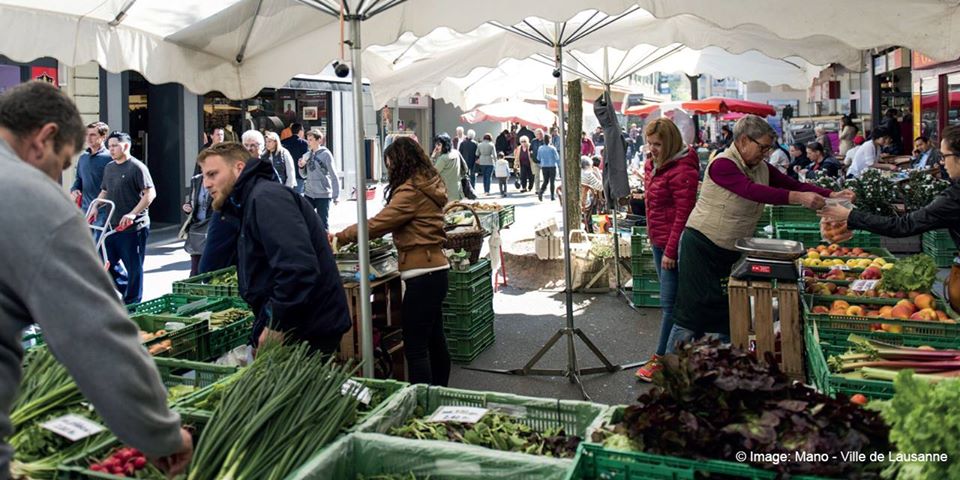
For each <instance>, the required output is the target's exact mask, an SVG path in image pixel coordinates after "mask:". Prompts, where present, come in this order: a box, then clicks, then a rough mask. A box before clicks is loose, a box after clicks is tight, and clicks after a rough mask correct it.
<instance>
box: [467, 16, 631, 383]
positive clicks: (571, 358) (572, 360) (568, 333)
mask: <svg viewBox="0 0 960 480" xmlns="http://www.w3.org/2000/svg"><path fill="white" fill-rule="evenodd" d="M558 30H559V29H558ZM558 36H559V31H558ZM553 47H554V52H555V59H556V70H555V71H554V72H555V73H554V76H556V77H557V111H558V113H559V118H558V121H557V127H558V129H559V133H560V145H564V144H565V142H564V139H565V136H566V132H565V126H564V123H563V122H564V115H563V46H562V45H560V44H559V43H558V44H555V45H554V46H553ZM558 153H559V154H560V164H561V165H563V161H564V160H563V157H564V153H563V148H562V147H561V149H560V151H559V152H558ZM569 170H570V169H569V168H563V170H562V175H568V174H569ZM562 175H561V179H562V178H563V176H562ZM561 182H562V180H561ZM563 200H564V201H563V202H561V204H562V206H563V267H564V268H563V276H564V283H565V285H564V289H563V293H564V303H565V304H566V305H565V307H566V314H565V316H566V326H565V327H564V328H561V329H559V330H557V332H556V333H554V334H553V336H552V337H550V340H548V341H547V343H546V344H544V345H543V346H542V347H540V349H539V350H537V352H536V353H534V355H533V358H531V359H530V361H528V362H527V364H526V365H524V366H523V367H522V368H517V369H513V370H502V369H489V368H473V367H464V368H465V369H468V370H476V371H481V372H491V373H501V374H507V375H524V376H527V375H538V376H550V377H558V376H562V377H567V379H568V380H570V383H575V384H576V385H577V387H579V388H580V394H581V395H582V396H583V398H584V399H586V400H590V395H588V394H587V391H586V390H585V389H584V388H583V382H582V381H581V380H580V376H581V375H583V374H586V375H591V374H595V373H613V372H618V371H620V370H626V369H628V368H635V367H638V366H640V365H642V364H643V362H635V363H630V364H626V365H614V364H613V363H611V362H610V360H608V359H607V357H606V355H604V354H603V352H601V351H600V349H599V348H597V346H596V345H595V344H594V343H593V342H592V341H591V340H590V338H589V337H587V335H586V334H585V333H583V330H580V329H579V328H577V327H576V326H575V325H574V322H573V285H572V283H571V282H572V278H573V273H572V272H571V261H570V225H567V208H568V206H567V202H566V200H567V197H566V196H565V197H564V198H563ZM618 268H619V267H618ZM563 337H566V343H567V366H566V368H565V369H563V370H560V369H537V368H534V367H535V366H536V365H537V363H538V362H539V361H540V359H541V358H543V356H544V355H546V353H547V352H548V351H550V349H551V348H553V346H554V345H556V344H557V342H559V341H560V339H561V338H563ZM574 337H577V338H579V339H580V340H581V341H582V342H583V343H584V344H585V345H586V346H587V348H589V349H590V351H591V352H593V354H594V355H595V356H596V357H597V358H598V359H599V360H600V362H601V363H602V364H603V366H601V367H591V368H583V369H581V368H580V366H579V365H578V364H577V350H576V345H575V343H574Z"/></svg>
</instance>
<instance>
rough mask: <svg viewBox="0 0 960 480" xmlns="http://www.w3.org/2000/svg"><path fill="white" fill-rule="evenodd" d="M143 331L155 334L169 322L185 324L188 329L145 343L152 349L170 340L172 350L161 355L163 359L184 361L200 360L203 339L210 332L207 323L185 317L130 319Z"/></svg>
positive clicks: (141, 316)
mask: <svg viewBox="0 0 960 480" xmlns="http://www.w3.org/2000/svg"><path fill="white" fill-rule="evenodd" d="M130 319H131V320H133V322H134V323H136V324H137V326H138V327H140V329H141V330H144V331H146V332H150V333H154V332H156V331H157V330H161V329H164V328H165V325H166V323H167V322H180V323H185V324H186V327H184V328H180V329H177V330H173V331H169V332H167V334H166V335H162V336H160V337H157V338H154V339H152V340H150V341H149V342H146V343H144V345H145V346H146V347H148V348H149V347H150V346H152V345H154V344H156V343H159V342H162V341H164V340H170V350H167V351H166V352H163V353H161V354H159V355H158V356H161V357H171V358H179V359H183V360H200V354H201V350H202V348H201V346H200V339H201V337H202V336H203V335H204V334H205V333H206V332H207V331H208V330H209V327H208V325H207V322H205V321H202V320H199V319H192V318H184V317H171V316H163V315H134V316H132V317H130Z"/></svg>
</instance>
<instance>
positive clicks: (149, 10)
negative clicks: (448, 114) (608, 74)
mask: <svg viewBox="0 0 960 480" xmlns="http://www.w3.org/2000/svg"><path fill="white" fill-rule="evenodd" d="M345 4H346V6H347V9H348V13H349V12H356V11H357V8H358V7H359V8H361V9H362V10H361V12H360V13H363V14H366V15H370V14H374V15H373V16H372V17H370V18H368V19H366V20H365V21H364V22H363V28H362V31H363V38H362V41H363V44H364V45H378V44H380V45H386V44H390V43H392V42H394V41H396V39H397V38H398V37H399V36H400V35H401V34H403V33H404V32H411V33H414V34H416V35H425V34H427V33H429V32H431V31H432V30H434V29H436V28H437V27H440V26H448V27H451V28H453V29H456V30H460V31H470V30H473V29H475V28H476V27H477V26H479V25H480V24H482V23H484V22H486V21H491V20H495V21H501V22H504V23H508V24H512V23H515V22H518V21H520V20H521V19H523V18H525V17H527V16H530V15H535V14H536V15H546V16H548V17H550V18H553V19H554V20H566V19H568V18H570V17H571V16H573V15H574V14H576V13H577V12H579V11H581V10H583V9H584V8H585V7H584V4H583V2H582V1H579V0H553V1H551V5H550V8H546V9H545V8H543V6H542V5H541V4H539V3H537V2H520V3H517V2H515V1H509V0H486V1H485V2H484V3H483V8H482V9H481V10H480V12H482V14H474V13H470V12H468V10H467V9H466V8H465V7H466V6H467V5H468V3H467V2H462V1H450V0H406V1H398V0H345ZM390 5H396V6H395V7H394V8H390V9H389V10H385V11H383V12H382V13H377V12H376V9H378V8H382V7H386V6H390ZM469 5H473V4H469ZM632 5H633V2H632V1H629V0H593V1H591V5H590V7H591V8H598V9H602V10H604V11H606V12H610V13H618V12H622V11H624V10H626V9H627V8H629V7H631V6H632ZM339 7H340V2H339V1H336V0H0V31H3V40H2V41H0V54H2V55H6V56H8V57H10V58H12V59H14V60H17V61H30V60H33V59H35V58H39V57H43V56H50V57H54V58H56V59H57V60H59V61H61V62H63V63H65V64H68V65H79V64H83V63H87V62H90V61H95V62H97V63H99V64H100V65H101V66H103V68H105V69H107V70H109V71H113V72H119V71H123V70H136V71H138V72H140V73H142V74H143V75H144V77H145V78H146V79H147V80H149V81H150V82H152V83H158V84H159V83H165V82H179V83H181V84H183V85H184V86H186V87H187V89H189V90H191V91H193V92H197V93H203V92H207V91H211V90H218V91H220V92H222V93H223V94H225V95H227V96H228V97H232V98H241V97H249V96H253V95H255V94H256V93H257V92H258V91H259V90H260V89H262V88H263V87H265V86H278V85H282V84H284V83H285V82H286V81H287V80H289V79H290V78H292V77H293V76H295V75H296V74H298V73H314V72H319V71H321V70H322V69H323V67H325V66H326V65H328V64H329V63H330V62H332V61H333V60H335V59H337V58H339V57H340V31H341V29H340V22H339V19H338V18H336V17H334V16H332V15H329V14H328V13H325V12H332V13H335V12H337V11H339ZM121 12H123V13H121ZM118 20H119V21H118ZM111 23H113V25H111ZM348 30H349V27H348ZM241 53H242V57H240V58H242V61H238V56H239V55H241ZM348 55H349V53H348Z"/></svg>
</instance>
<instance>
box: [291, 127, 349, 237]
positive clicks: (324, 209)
mask: <svg viewBox="0 0 960 480" xmlns="http://www.w3.org/2000/svg"><path fill="white" fill-rule="evenodd" d="M326 140H327V138H326V136H324V134H323V132H321V131H320V130H317V129H313V130H310V131H309V132H307V146H308V147H309V149H308V150H307V153H305V154H304V155H303V158H301V159H300V162H299V163H298V164H297V165H298V166H299V167H300V175H302V176H303V177H304V178H306V180H305V181H304V182H303V196H304V197H306V198H307V201H309V202H310V205H313V209H314V210H316V211H317V214H318V215H320V222H321V223H322V224H323V229H324V230H326V231H329V230H330V224H329V223H328V222H327V219H328V218H329V217H330V201H331V200H332V201H333V204H334V205H336V204H337V203H339V201H340V179H339V178H338V177H337V170H336V167H335V166H334V162H333V154H332V153H330V150H329V149H328V148H327V147H326V145H325V144H326V143H327V142H326Z"/></svg>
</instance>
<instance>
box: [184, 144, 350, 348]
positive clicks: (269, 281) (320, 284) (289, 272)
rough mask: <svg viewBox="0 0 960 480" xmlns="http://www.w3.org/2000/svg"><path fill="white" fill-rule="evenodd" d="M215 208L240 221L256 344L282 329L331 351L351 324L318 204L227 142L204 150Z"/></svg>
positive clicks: (241, 260) (241, 268)
mask: <svg viewBox="0 0 960 480" xmlns="http://www.w3.org/2000/svg"><path fill="white" fill-rule="evenodd" d="M197 163H199V164H200V166H201V168H202V169H203V185H204V187H206V188H207V190H209V191H210V196H211V197H212V198H213V208H214V210H217V211H221V212H223V214H224V215H225V216H228V217H234V218H236V219H239V222H240V237H239V240H238V242H237V256H238V273H239V276H238V280H239V287H240V295H241V296H242V297H243V299H244V300H246V302H247V303H248V304H250V306H251V307H252V308H253V310H254V313H255V314H256V316H257V320H256V323H255V324H254V328H253V335H252V337H251V343H252V344H253V345H254V346H259V345H261V344H262V342H263V341H264V340H266V339H267V338H268V337H271V336H274V335H275V334H277V333H279V334H283V335H284V336H285V337H287V338H289V339H291V340H293V341H295V342H304V341H305V342H308V343H309V344H310V346H311V347H313V349H314V350H318V351H320V352H323V353H325V354H332V353H334V352H335V351H336V350H337V347H338V346H339V345H340V337H342V336H343V334H344V333H345V332H346V331H347V330H349V329H350V325H351V322H350V318H349V314H348V312H347V299H346V295H345V294H344V291H343V285H342V283H341V281H340V274H339V271H338V270H337V265H336V263H335V262H334V260H333V252H332V251H331V249H330V245H329V243H328V242H327V234H326V231H325V229H324V227H323V225H322V223H321V221H320V217H319V216H317V214H316V212H315V211H314V210H313V206H312V205H310V203H309V202H308V201H307V200H306V199H304V198H303V197H302V196H301V195H299V194H298V193H297V192H295V191H294V190H292V189H289V188H286V187H284V186H283V185H281V184H280V183H278V182H277V181H276V180H275V179H274V171H273V165H271V164H270V163H269V162H264V161H262V160H260V159H259V158H250V155H249V154H248V153H247V151H246V150H244V148H243V146H242V145H240V144H237V143H230V142H228V143H223V144H220V145H215V146H213V147H210V148H208V149H207V150H204V151H203V152H201V153H200V155H199V157H198V158H197Z"/></svg>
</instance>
